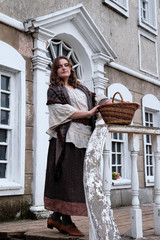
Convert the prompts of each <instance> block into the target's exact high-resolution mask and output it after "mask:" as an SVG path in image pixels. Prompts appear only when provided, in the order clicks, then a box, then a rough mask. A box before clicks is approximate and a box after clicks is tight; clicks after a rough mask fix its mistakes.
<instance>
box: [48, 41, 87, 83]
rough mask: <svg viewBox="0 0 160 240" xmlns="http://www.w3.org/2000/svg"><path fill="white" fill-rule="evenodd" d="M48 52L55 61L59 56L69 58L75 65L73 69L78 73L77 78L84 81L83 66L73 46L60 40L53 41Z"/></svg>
mask: <svg viewBox="0 0 160 240" xmlns="http://www.w3.org/2000/svg"><path fill="white" fill-rule="evenodd" d="M48 51H49V54H50V57H51V60H52V61H53V60H54V59H55V58H56V57H58V56H66V57H68V58H69V59H70V60H71V62H72V65H73V68H74V70H75V72H76V75H77V78H78V79H79V80H81V79H82V71H81V64H80V62H79V60H78V57H77V55H76V53H75V51H74V50H73V48H72V47H71V46H69V45H68V44H67V43H65V42H64V41H62V40H59V39H52V40H51V41H50V43H49V45H48Z"/></svg>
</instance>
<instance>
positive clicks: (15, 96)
mask: <svg viewBox="0 0 160 240" xmlns="http://www.w3.org/2000/svg"><path fill="white" fill-rule="evenodd" d="M0 51H1V54H0V99H1V102H0V196H7V195H19V194H24V169H25V102H26V100H25V60H24V59H23V57H22V56H21V55H20V53H19V52H18V51H17V50H16V49H14V48H13V47H12V46H10V45H8V44H6V43H5V42H2V41H0ZM8 56H11V57H9V58H8Z"/></svg>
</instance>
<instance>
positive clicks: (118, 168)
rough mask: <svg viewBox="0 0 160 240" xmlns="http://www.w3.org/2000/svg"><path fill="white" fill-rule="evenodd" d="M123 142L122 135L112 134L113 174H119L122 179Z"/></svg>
mask: <svg viewBox="0 0 160 240" xmlns="http://www.w3.org/2000/svg"><path fill="white" fill-rule="evenodd" d="M123 142H124V141H123V134H122V133H112V172H118V173H119V174H120V176H121V177H123V176H122V175H123V174H122V172H123V171H122V166H123V161H122V159H123V157H122V156H123Z"/></svg>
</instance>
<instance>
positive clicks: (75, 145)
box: [44, 86, 95, 216]
mask: <svg viewBox="0 0 160 240" xmlns="http://www.w3.org/2000/svg"><path fill="white" fill-rule="evenodd" d="M57 93H58V94H57ZM94 97H95V94H93V93H91V92H90V91H89V90H88V89H87V88H86V87H84V86H80V87H79V88H78V89H77V88H76V89H75V90H70V89H66V88H65V87H52V88H49V90H48V101H47V104H48V105H49V113H50V116H51V117H50V123H49V126H50V127H49V130H48V131H47V133H48V134H49V135H50V136H51V139H50V145H49V151H48V161H47V171H46V182H45V194H44V205H45V208H46V209H48V210H51V211H56V212H60V213H62V214H68V215H77V216H78V215H79V216H86V215H87V209H86V204H85V196H84V189H83V161H84V155H85V150H86V147H87V143H88V140H89V138H90V135H91V133H92V130H93V128H94V119H92V121H91V125H92V127H91V126H88V125H83V124H81V123H76V122H73V121H71V119H69V116H71V115H72V114H73V113H74V112H75V111H76V110H77V109H81V110H89V109H91V108H92V107H93V106H94ZM56 114H57V115H58V116H57V118H56V117H55V115H56ZM52 115H54V116H52ZM59 115H62V116H61V117H59ZM63 115H64V116H63ZM52 119H54V121H53V120H52ZM56 119H57V120H58V121H57V120H56ZM57 166H58V167H57Z"/></svg>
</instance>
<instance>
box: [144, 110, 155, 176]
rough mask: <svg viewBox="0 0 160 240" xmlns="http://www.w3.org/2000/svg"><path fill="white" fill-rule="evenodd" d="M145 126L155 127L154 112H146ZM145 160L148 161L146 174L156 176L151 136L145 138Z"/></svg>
mask: <svg viewBox="0 0 160 240" xmlns="http://www.w3.org/2000/svg"><path fill="white" fill-rule="evenodd" d="M145 126H146V127H153V113H152V112H147V111H146V112H145ZM145 138H146V141H145V150H146V153H145V159H146V174H147V177H151V176H154V157H153V153H152V141H151V135H146V136H145Z"/></svg>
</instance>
